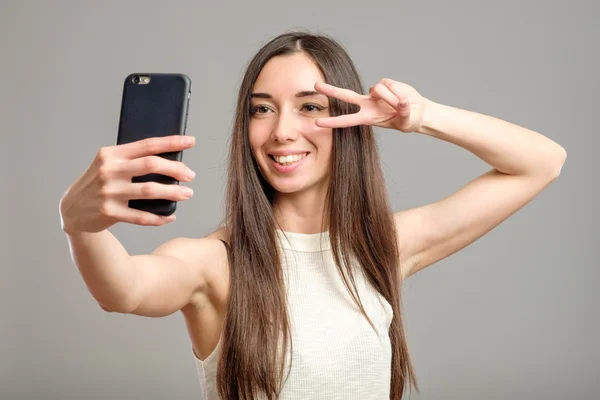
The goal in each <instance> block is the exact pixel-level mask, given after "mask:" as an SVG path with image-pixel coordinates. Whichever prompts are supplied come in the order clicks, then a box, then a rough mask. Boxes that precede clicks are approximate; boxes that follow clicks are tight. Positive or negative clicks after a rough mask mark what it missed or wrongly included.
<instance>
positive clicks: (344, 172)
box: [61, 32, 566, 399]
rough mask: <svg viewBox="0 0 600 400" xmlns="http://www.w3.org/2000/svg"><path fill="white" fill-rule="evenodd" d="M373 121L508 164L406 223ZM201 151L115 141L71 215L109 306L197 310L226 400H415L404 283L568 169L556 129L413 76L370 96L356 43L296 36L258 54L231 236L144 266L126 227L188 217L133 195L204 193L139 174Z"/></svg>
mask: <svg viewBox="0 0 600 400" xmlns="http://www.w3.org/2000/svg"><path fill="white" fill-rule="evenodd" d="M373 126H379V127H382V128H388V129H391V130H396V131H400V132H406V133H409V132H414V133H419V134H424V135H429V136H432V137H435V138H438V139H442V140H445V141H447V142H450V143H454V144H456V145H459V146H461V147H463V148H465V149H466V150H469V151H470V152H472V153H473V154H475V155H476V156H477V157H479V158H481V159H482V160H484V161H486V162H487V163H489V164H490V166H491V167H492V169H491V170H490V171H489V172H487V173H486V174H484V175H482V176H480V177H479V178H477V179H475V180H473V181H472V182H470V183H468V184H467V185H465V186H464V187H462V188H460V189H459V190H458V191H457V192H456V193H454V194H453V195H451V196H449V197H447V198H445V199H442V200H440V201H438V202H436V203H433V204H428V205H425V206H422V207H419V208H415V209H410V210H404V211H401V212H396V213H392V211H391V209H390V205H389V203H388V199H387V193H386V190H385V187H384V179H383V174H382V171H381V168H380V161H379V156H378V151H377V147H376V142H375V139H374V136H373V130H372V129H373V128H372V127H373ZM186 139H187V140H191V142H186V141H185V140H186ZM191 146H193V138H191V137H188V138H183V139H182V138H181V137H168V138H153V139H148V140H144V141H140V142H137V143H130V144H126V145H122V146H113V147H107V148H103V149H101V150H100V151H99V153H98V155H97V157H96V159H95V160H94V162H93V163H92V164H91V166H90V167H89V168H88V170H87V171H86V172H85V173H84V174H83V176H82V177H80V178H79V179H78V180H77V181H76V182H75V183H74V184H73V185H72V186H71V187H70V188H69V189H68V190H67V191H66V192H65V195H64V196H63V198H62V199H61V216H62V223H63V230H64V231H65V232H66V234H67V236H68V238H69V241H70V245H71V251H72V254H73V259H74V261H75V263H76V264H77V266H78V267H79V270H80V272H81V274H82V276H83V278H84V280H85V282H86V283H87V285H88V287H89V290H90V292H91V294H92V295H93V296H94V298H95V299H96V300H97V301H98V302H99V303H100V305H101V307H102V308H103V309H104V310H107V311H114V312H121V313H131V314H136V315H143V316H152V317H158V316H165V315H169V314H172V313H173V312H175V311H178V310H181V311H182V313H183V315H184V316H185V321H186V324H187V328H188V332H189V334H190V339H191V341H192V344H193V351H194V356H195V357H196V362H197V365H198V372H199V374H200V378H201V384H202V386H203V394H204V396H205V397H206V398H209V399H214V398H218V396H220V397H221V398H224V399H230V398H244V399H247V398H269V399H271V398H276V397H279V398H281V399H300V398H302V399H309V398H315V399H334V398H335V399H338V398H339V399H347V398H360V399H382V398H392V399H398V398H400V397H401V396H402V394H403V392H404V390H405V389H407V388H410V387H414V388H417V385H416V379H415V376H414V373H413V369H412V366H411V362H410V357H409V353H408V349H407V344H406V337H405V334H404V330H403V325H402V319H401V313H400V310H401V307H400V284H401V282H402V281H403V280H405V279H406V278H408V277H409V276H411V275H413V274H414V273H416V272H417V271H419V270H422V269H423V268H425V267H427V266H429V265H431V264H433V263H435V262H436V261H439V260H441V259H443V258H445V257H447V256H449V255H451V254H453V253H455V252H456V251H458V250H460V249H462V248H464V247H465V246H467V245H468V244H470V243H472V242H474V241H475V240H477V239H478V238H479V237H481V236H482V235H484V234H485V233H486V232H488V231H490V230H491V229H493V228H494V227H495V226H497V225H498V224H499V223H501V222H502V221H503V220H505V219H506V218H507V217H509V216H510V215H511V214H513V213H515V212H516V211H517V210H518V209H520V208H521V207H523V206H524V205H525V204H526V203H527V202H529V201H530V200H531V199H533V198H534V197H535V196H536V195H537V194H538V193H540V191H542V190H543V189H544V188H545V187H546V186H547V185H548V184H549V183H550V182H552V181H553V180H554V179H555V178H556V177H557V176H558V175H559V172H560V169H561V168H562V165H563V163H564V162H565V159H566V152H565V150H564V149H563V148H562V147H561V146H560V145H558V144H556V143H555V142H553V141H551V140H549V139H548V138H546V137H544V136H542V135H540V134H538V133H535V132H532V131H530V130H527V129H525V128H522V127H519V126H515V125H513V124H510V123H508V122H504V121H501V120H498V119H495V118H492V117H488V116H485V115H480V114H477V113H473V112H469V111H465V110H460V109H456V108H452V107H450V106H446V105H442V104H439V103H435V102H434V101H431V100H429V99H426V98H424V97H423V96H422V95H421V94H419V93H418V92H417V91H416V90H415V89H414V88H412V87H411V86H409V85H406V84H404V83H400V82H397V81H394V80H391V79H382V80H381V81H380V82H379V83H377V84H375V85H374V86H372V87H371V89H370V91H369V94H368V95H363V94H362V84H361V82H360V79H359V77H358V74H357V72H356V70H355V68H354V65H353V63H352V61H351V60H350V58H349V56H348V55H347V53H346V52H345V51H344V50H343V48H342V47H341V46H340V45H339V44H337V43H336V42H335V41H334V40H332V39H330V38H327V37H323V36H315V35H310V34H307V33H301V32H296V33H287V34H283V35H280V36H278V37H277V38H275V39H273V40H272V41H270V42H269V43H268V44H266V45H265V46H264V47H263V48H262V49H261V50H260V51H259V52H258V53H257V55H256V56H255V57H254V59H253V60H252V61H251V62H250V64H249V66H248V69H247V71H246V74H245V76H244V79H243V82H242V85H241V88H240V91H239V97H238V103H237V114H236V120H235V126H234V129H233V135H232V140H231V148H230V154H229V174H228V182H227V193H226V198H227V210H226V218H225V224H224V226H223V227H221V228H220V229H219V230H217V231H215V232H213V233H211V234H210V235H208V236H207V237H205V238H201V239H189V238H177V239H174V240H171V241H169V242H167V243H165V244H164V245H162V246H160V247H159V248H158V249H156V250H155V251H154V252H153V253H152V254H151V255H139V256H129V254H128V253H127V251H126V250H125V249H124V248H123V246H122V245H121V244H120V243H119V242H118V241H117V239H116V238H115V237H114V236H113V235H112V234H110V233H109V232H108V230H107V229H108V228H109V227H110V226H112V225H113V224H115V223H117V222H119V221H121V222H129V223H135V224H141V225H162V224H165V223H168V222H170V221H173V220H174V216H171V217H159V216H155V215H151V214H148V213H143V212H141V211H138V210H134V209H130V208H128V207H127V201H128V200H129V199H133V198H167V199H171V200H177V201H181V200H184V199H186V198H189V196H190V194H189V193H188V194H186V192H185V190H186V188H185V187H183V185H181V186H179V185H159V184H151V183H149V184H140V183H131V178H132V177H133V176H139V175H144V174H147V173H150V172H154V173H161V174H165V175H170V176H173V177H175V178H176V179H178V180H180V181H182V182H190V181H191V180H192V179H193V175H194V174H193V172H191V171H189V169H188V168H187V167H185V165H183V164H182V163H178V162H174V161H168V160H165V159H162V158H160V157H156V156H155V155H156V154H159V153H163V152H166V151H179V150H184V149H187V148H190V147H191ZM284 354H285V357H284V356H283V355H284Z"/></svg>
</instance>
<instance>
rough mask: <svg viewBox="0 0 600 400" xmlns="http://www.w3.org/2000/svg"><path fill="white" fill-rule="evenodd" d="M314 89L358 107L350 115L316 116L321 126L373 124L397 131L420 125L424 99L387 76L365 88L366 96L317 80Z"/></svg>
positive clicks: (412, 129)
mask: <svg viewBox="0 0 600 400" xmlns="http://www.w3.org/2000/svg"><path fill="white" fill-rule="evenodd" d="M315 90H316V91H318V92H320V93H323V94H324V95H326V96H329V97H335V98H337V99H339V100H342V101H345V102H347V103H352V104H356V105H357V106H359V107H360V110H359V111H358V112H357V113H354V114H346V115H340V116H337V117H327V118H318V119H317V120H316V121H315V123H316V124H317V126H320V127H322V128H345V127H349V126H356V125H374V126H379V127H381V128H389V129H397V130H399V131H401V132H415V131H417V130H418V129H419V128H420V127H421V123H422V119H423V112H424V111H425V105H426V102H427V99H426V98H424V97H423V96H421V95H420V94H419V92H417V91H416V90H415V89H414V88H413V87H412V86H409V85H407V84H405V83H402V82H397V81H394V80H391V79H382V80H381V81H379V83H377V84H376V85H374V86H372V87H371V88H370V89H369V94H368V95H361V94H358V93H356V92H354V91H352V90H349V89H342V88H338V87H336V86H333V85H329V84H327V83H324V82H317V83H316V84H315Z"/></svg>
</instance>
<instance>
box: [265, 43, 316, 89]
mask: <svg viewBox="0 0 600 400" xmlns="http://www.w3.org/2000/svg"><path fill="white" fill-rule="evenodd" d="M322 80H324V79H323V75H322V74H321V71H320V70H319V68H318V67H317V65H316V64H315V61H314V60H313V59H312V58H310V57H309V56H308V55H306V54H305V53H295V54H293V55H285V56H277V57H273V58H272V59H270V60H269V61H268V62H267V63H266V64H265V66H264V67H263V69H262V70H261V72H260V74H259V75H258V78H257V79H256V82H255V84H254V87H253V92H260V93H268V94H271V95H272V96H278V95H279V96H280V95H289V94H292V95H295V94H296V93H298V92H300V91H308V90H314V85H315V82H317V81H322Z"/></svg>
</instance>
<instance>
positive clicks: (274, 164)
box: [249, 53, 333, 193]
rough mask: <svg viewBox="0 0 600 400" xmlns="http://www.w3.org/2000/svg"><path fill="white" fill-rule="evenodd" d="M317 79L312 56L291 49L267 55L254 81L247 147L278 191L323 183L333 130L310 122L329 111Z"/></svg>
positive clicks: (310, 186) (327, 172)
mask: <svg viewBox="0 0 600 400" xmlns="http://www.w3.org/2000/svg"><path fill="white" fill-rule="evenodd" d="M317 81H324V78H323V75H322V74H321V72H320V71H319V69H318V68H317V66H316V65H315V63H314V61H313V60H312V58H310V57H309V56H308V55H306V54H305V53H294V54H292V55H285V56H278V57H274V58H272V59H271V60H269V61H268V62H267V64H265V66H264V67H263V69H262V71H261V72H260V74H259V76H258V78H257V80H256V82H255V84H254V88H253V90H252V98H251V106H250V110H251V112H250V125H249V139H250V147H251V148H252V152H253V154H254V157H255V158H256V161H257V163H258V165H259V167H260V169H261V171H262V173H263V175H264V177H265V179H267V181H268V182H269V183H270V184H271V186H273V188H275V190H277V191H278V192H281V193H295V192H300V191H305V190H307V189H309V188H314V187H319V186H320V187H322V188H326V187H327V180H328V178H329V168H330V160H331V147H332V143H333V133H332V129H331V128H320V127H318V126H317V125H316V124H315V119H316V118H319V117H328V116H330V110H329V100H328V98H327V96H325V95H323V94H320V93H317V92H315V89H314V84H315V82H317ZM290 156H291V157H290Z"/></svg>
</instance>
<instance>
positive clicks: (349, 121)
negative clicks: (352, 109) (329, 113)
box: [315, 112, 365, 128]
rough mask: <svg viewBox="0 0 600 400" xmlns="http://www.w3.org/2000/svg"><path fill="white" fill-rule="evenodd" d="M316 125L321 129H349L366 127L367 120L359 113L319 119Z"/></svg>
mask: <svg viewBox="0 0 600 400" xmlns="http://www.w3.org/2000/svg"><path fill="white" fill-rule="evenodd" d="M315 124H316V125H317V126H319V127H321V128H348V127H351V126H357V125H364V124H365V120H364V117H363V116H362V115H361V113H360V112H358V113H354V114H345V115H340V116H337V117H327V118H317V119H316V120H315Z"/></svg>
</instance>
